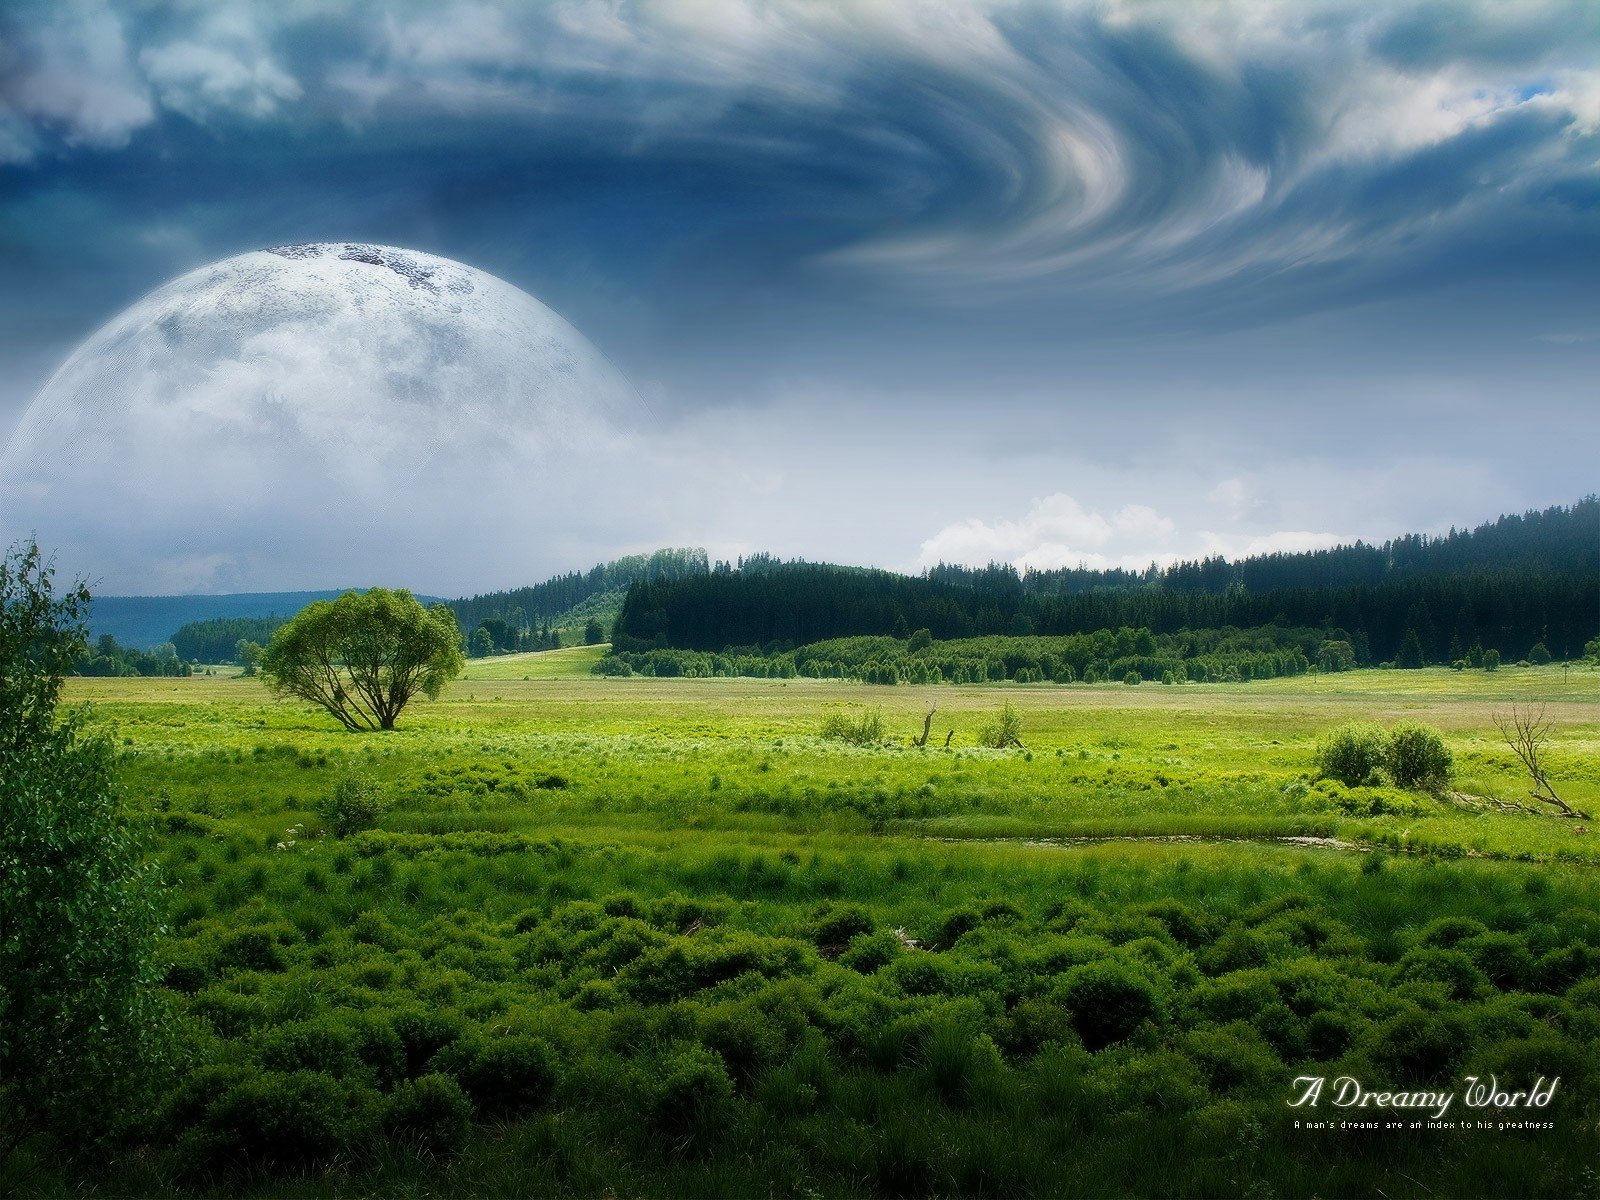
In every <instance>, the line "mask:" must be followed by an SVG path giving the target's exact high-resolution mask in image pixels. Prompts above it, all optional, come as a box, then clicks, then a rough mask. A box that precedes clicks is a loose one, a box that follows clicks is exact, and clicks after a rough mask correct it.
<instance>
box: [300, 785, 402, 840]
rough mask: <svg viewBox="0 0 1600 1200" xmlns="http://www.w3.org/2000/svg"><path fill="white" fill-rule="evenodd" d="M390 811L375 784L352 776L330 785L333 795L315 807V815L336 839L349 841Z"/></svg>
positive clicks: (324, 798) (323, 799)
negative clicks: (326, 824)
mask: <svg viewBox="0 0 1600 1200" xmlns="http://www.w3.org/2000/svg"><path fill="white" fill-rule="evenodd" d="M388 807H389V804H388V801H386V800H385V799H384V796H383V792H382V791H381V790H380V789H379V787H378V785H377V783H376V782H374V781H373V780H372V779H371V778H369V777H368V776H366V775H358V774H355V773H354V772H352V773H351V774H349V775H345V776H343V777H342V778H340V780H339V782H338V783H336V784H334V785H333V791H332V792H331V793H330V794H329V795H327V796H325V797H323V798H322V800H321V801H320V802H318V804H317V815H318V816H319V817H321V818H322V819H323V820H324V821H326V822H327V823H328V827H329V828H330V829H332V830H333V834H334V836H335V837H341V838H344V837H349V836H350V835H351V834H352V833H359V832H361V830H363V829H371V828H372V827H373V826H374V825H376V824H377V823H378V818H379V817H381V816H382V815H383V814H384V811H385V810H386V809H387V808H388Z"/></svg>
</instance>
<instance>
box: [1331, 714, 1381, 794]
mask: <svg viewBox="0 0 1600 1200" xmlns="http://www.w3.org/2000/svg"><path fill="white" fill-rule="evenodd" d="M1387 745H1388V743H1387V740H1386V739H1385V737H1384V733H1383V730H1382V729H1380V728H1379V727H1378V726H1376V725H1372V724H1369V723H1367V722H1362V721H1352V722H1350V723H1348V724H1345V725H1341V726H1339V728H1337V729H1335V730H1334V731H1333V732H1332V733H1330V734H1328V735H1327V736H1326V737H1324V738H1323V739H1322V740H1320V741H1319V742H1318V743H1317V750H1316V765H1317V774H1318V775H1320V776H1322V777H1323V778H1326V779H1334V780H1337V781H1338V782H1340V783H1342V784H1344V785H1345V786H1346V787H1361V786H1363V785H1364V784H1367V783H1370V782H1373V781H1374V777H1375V776H1376V775H1377V773H1378V768H1380V767H1381V766H1383V761H1384V753H1385V751H1386V749H1387Z"/></svg>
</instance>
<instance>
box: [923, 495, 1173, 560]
mask: <svg viewBox="0 0 1600 1200" xmlns="http://www.w3.org/2000/svg"><path fill="white" fill-rule="evenodd" d="M1175 531H1176V526H1175V525H1174V524H1173V522H1172V521H1171V520H1170V519H1169V518H1167V517H1164V516H1162V515H1161V514H1160V513H1158V512H1156V511H1155V510H1154V509H1152V508H1149V507H1147V506H1145V505H1141V504H1133V505H1128V506H1126V507H1124V508H1120V509H1118V510H1116V511H1115V512H1114V513H1112V514H1111V515H1109V516H1106V515H1104V514H1101V513H1099V512H1094V511H1091V510H1088V509H1086V508H1084V507H1083V505H1081V504H1080V503H1078V501H1077V500H1075V499H1073V498H1072V497H1071V496H1069V495H1067V494H1066V493H1064V492H1056V493H1054V494H1052V495H1049V496H1045V497H1044V498H1042V499H1040V500H1036V501H1034V503H1033V506H1032V507H1031V508H1030V509H1029V510H1028V512H1027V514H1026V515H1025V516H1024V517H1022V519H1021V520H1016V521H1008V520H998V521H984V520H981V519H979V518H977V517H973V518H970V519H968V520H965V521H958V522H956V523H954V524H951V525H946V526H945V527H944V528H943V529H941V530H939V532H937V533H935V534H934V535H933V536H932V537H930V538H928V539H927V540H926V541H925V542H923V543H922V549H921V553H920V554H919V555H918V558H917V565H918V567H931V566H935V565H937V564H939V563H966V564H971V565H975V566H982V565H984V564H985V563H991V562H1008V563H1013V564H1015V565H1016V566H1018V567H1035V568H1038V569H1041V570H1043V569H1049V568H1052V567H1075V566H1079V565H1086V566H1091V567H1107V566H1125V567H1132V568H1138V567H1143V566H1146V565H1148V564H1149V563H1150V562H1151V561H1152V560H1154V559H1156V558H1163V557H1169V555H1168V554H1167V553H1165V552H1164V549H1165V547H1166V544H1167V543H1168V542H1170V540H1171V538H1172V536H1173V534H1174V532H1175Z"/></svg>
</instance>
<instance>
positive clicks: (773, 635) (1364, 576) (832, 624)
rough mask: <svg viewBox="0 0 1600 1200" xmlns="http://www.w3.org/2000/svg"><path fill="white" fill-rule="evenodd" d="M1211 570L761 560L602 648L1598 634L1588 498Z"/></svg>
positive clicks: (728, 571)
mask: <svg viewBox="0 0 1600 1200" xmlns="http://www.w3.org/2000/svg"><path fill="white" fill-rule="evenodd" d="M1380 558H1381V559H1382V563H1383V564H1387V565H1381V564H1379V559H1380ZM1218 563H1220V560H1208V561H1207V562H1201V563H1190V564H1179V565H1178V566H1176V567H1173V568H1170V569H1169V570H1168V571H1166V572H1162V573H1158V574H1157V575H1156V576H1154V577H1152V578H1151V579H1148V580H1146V579H1142V578H1141V579H1140V581H1139V582H1137V583H1127V582H1123V583H1103V584H1098V585H1095V586H1089V587H1086V588H1083V587H1077V586H1076V585H1077V584H1079V583H1082V582H1083V581H1084V579H1085V578H1086V574H1085V573H1082V572H1078V573H1068V576H1067V578H1068V580H1069V582H1071V583H1072V585H1073V587H1075V588H1076V590H1066V591H1048V590H1041V589H1042V588H1045V587H1046V586H1047V582H1048V580H1047V577H1048V575H1049V574H1050V573H1040V572H1030V573H1027V574H1019V573H1018V572H1017V571H1015V570H1014V569H1013V568H1010V567H1005V566H997V565H991V566H989V567H986V568H979V569H969V568H952V567H939V568H935V569H933V570H930V571H928V572H926V573H924V574H922V575H920V576H908V575H900V574H896V573H894V572H890V571H883V570H876V569H864V568H854V567H839V566H832V565H828V564H814V563H806V562H780V561H777V560H774V559H772V558H770V557H769V556H758V557H756V558H754V559H748V560H745V561H743V562H741V563H739V564H738V565H737V566H735V565H732V564H727V563H718V564H717V566H716V568H715V569H713V570H712V571H710V572H709V573H707V574H704V575H694V576H687V577H682V578H677V579H671V580H657V581H641V582H639V583H636V584H634V585H633V586H632V587H631V588H630V589H629V592H628V596H627V599H626V600H625V601H624V603H623V607H622V611H621V613H620V615H619V616H618V618H617V621H616V623H615V626H614V628H613V636H612V642H613V645H614V646H615V647H616V649H617V650H619V651H623V652H642V651H647V650H651V649H663V648H669V647H670V648H675V649H685V650H699V651H708V652H715V651H723V650H726V649H727V648H729V647H736V646H746V647H750V646H754V647H759V648H761V649H762V650H763V651H764V652H766V653H772V652H773V650H774V649H776V650H778V651H780V652H781V650H782V649H784V648H785V647H793V646H804V645H807V644H809V643H813V642H818V641H823V640H826V639H832V638H844V637H854V636H863V635H887V636H892V637H899V638H906V637H909V636H910V634H911V632H912V631H913V630H917V629H927V630H928V631H929V632H930V634H931V636H932V637H934V638H936V639H939V640H943V641H949V640H959V639H964V638H971V637H984V636H992V635H1008V636H1013V637H1027V636H1032V635H1048V636H1069V635H1073V634H1081V633H1092V632H1094V631H1096V630H1115V629H1121V628H1132V629H1138V628H1144V629H1148V630H1150V631H1151V632H1152V633H1153V634H1176V633H1179V632H1182V631H1185V630H1206V629H1213V630H1215V629H1225V628H1234V629H1244V628H1260V627H1263V626H1267V625H1271V624H1274V623H1276V624H1279V625H1285V626H1291V627H1300V628H1318V629H1323V630H1330V629H1338V630H1340V631H1341V632H1342V633H1343V634H1344V637H1343V639H1342V640H1344V641H1346V642H1348V644H1349V646H1350V647H1351V652H1352V654H1353V657H1354V659H1355V662H1356V663H1357V664H1359V665H1367V664H1377V663H1381V662H1388V661H1394V662H1399V663H1401V665H1421V664H1423V663H1453V662H1458V661H1467V660H1469V659H1470V658H1471V657H1472V656H1474V655H1477V656H1479V657H1480V658H1481V656H1482V655H1483V654H1484V653H1485V652H1487V651H1490V650H1492V651H1494V652H1495V653H1496V654H1498V655H1499V656H1501V657H1503V658H1505V659H1507V660H1510V661H1517V660H1520V659H1522V658H1524V657H1528V656H1530V654H1535V653H1538V652H1541V651H1542V652H1545V653H1548V654H1549V655H1551V656H1553V657H1557V658H1562V659H1566V658H1572V657H1576V656H1578V655H1579V654H1580V653H1581V652H1582V649H1583V646H1584V644H1585V642H1587V641H1588V640H1589V639H1591V638H1593V637H1594V636H1595V635H1596V634H1597V633H1600V604H1597V603H1596V598H1597V596H1600V507H1597V505H1596V502H1595V501H1594V499H1593V498H1590V499H1587V500H1584V501H1582V502H1581V503H1579V504H1577V505H1574V506H1572V507H1570V508H1553V509H1549V510H1546V511H1545V512H1543V513H1531V514H1527V515H1525V516H1523V517H1508V518H1502V519H1501V520H1500V521H1497V522H1494V523H1492V524H1488V525H1484V526H1481V527H1479V528H1478V529H1476V530H1473V531H1471V532H1470V533H1452V534H1450V535H1449V536H1447V537H1443V538H1435V539H1429V538H1422V537H1415V538H1400V539H1396V540H1395V541H1392V542H1388V543H1385V545H1384V547H1363V546H1360V545H1357V546H1353V547H1343V548H1340V550H1337V551H1321V552H1313V553H1308V554H1302V555H1267V556H1263V557H1261V558H1257V559H1249V560H1245V561H1244V562H1241V563H1234V564H1221V566H1218V565H1217V564H1218ZM1380 565H1381V569H1379V566H1380ZM1224 567H1225V568H1226V570H1224V569H1223V568H1224ZM1102 574H1105V573H1102ZM1123 574H1126V573H1123ZM1110 575H1111V577H1112V578H1115V577H1116V576H1115V573H1110ZM1169 580H1170V582H1169ZM1261 584H1271V585H1273V586H1266V587H1264V588H1263V587H1261V586H1258V585H1261Z"/></svg>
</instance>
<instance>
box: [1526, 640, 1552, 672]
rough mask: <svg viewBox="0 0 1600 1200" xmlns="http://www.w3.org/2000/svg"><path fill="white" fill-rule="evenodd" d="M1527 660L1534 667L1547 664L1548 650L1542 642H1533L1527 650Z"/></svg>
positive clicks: (1548, 658) (1548, 659) (1548, 660)
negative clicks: (1531, 646)
mask: <svg viewBox="0 0 1600 1200" xmlns="http://www.w3.org/2000/svg"><path fill="white" fill-rule="evenodd" d="M1528 661H1529V662H1531V663H1532V664H1533V665H1534V666H1536V667H1543V666H1548V665H1549V662H1550V651H1549V649H1548V648H1547V647H1546V646H1545V644H1544V643H1543V642H1535V643H1534V644H1533V648H1532V649H1531V650H1529V651H1528Z"/></svg>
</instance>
